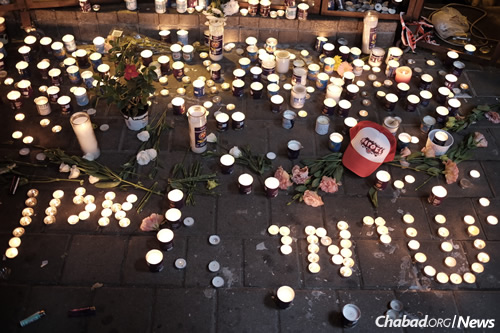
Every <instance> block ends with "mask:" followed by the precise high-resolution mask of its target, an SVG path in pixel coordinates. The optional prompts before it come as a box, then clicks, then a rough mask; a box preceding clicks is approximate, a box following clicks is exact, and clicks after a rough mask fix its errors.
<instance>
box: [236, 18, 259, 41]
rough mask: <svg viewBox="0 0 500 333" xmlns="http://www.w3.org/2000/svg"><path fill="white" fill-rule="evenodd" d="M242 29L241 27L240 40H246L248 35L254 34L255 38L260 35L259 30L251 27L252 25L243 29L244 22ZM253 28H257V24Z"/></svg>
mask: <svg viewBox="0 0 500 333" xmlns="http://www.w3.org/2000/svg"><path fill="white" fill-rule="evenodd" d="M240 24H241V27H242V28H241V29H240V38H239V41H240V42H244V41H245V40H246V39H247V38H248V37H250V36H253V37H255V38H257V37H259V30H256V29H250V27H251V26H248V29H243V23H241V22H240ZM253 28H256V26H253Z"/></svg>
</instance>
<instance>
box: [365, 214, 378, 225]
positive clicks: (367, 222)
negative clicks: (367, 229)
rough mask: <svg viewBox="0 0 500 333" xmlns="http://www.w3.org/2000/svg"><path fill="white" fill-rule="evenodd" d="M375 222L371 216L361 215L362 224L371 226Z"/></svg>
mask: <svg viewBox="0 0 500 333" xmlns="http://www.w3.org/2000/svg"><path fill="white" fill-rule="evenodd" d="M373 223H375V220H374V219H373V217H371V216H365V217H363V224H364V225H366V226H371V225H373Z"/></svg>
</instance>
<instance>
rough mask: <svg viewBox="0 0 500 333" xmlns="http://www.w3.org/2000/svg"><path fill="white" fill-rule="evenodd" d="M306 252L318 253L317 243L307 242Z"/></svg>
mask: <svg viewBox="0 0 500 333" xmlns="http://www.w3.org/2000/svg"><path fill="white" fill-rule="evenodd" d="M287 237H288V236H287ZM307 252H309V253H318V252H319V246H318V245H317V244H314V243H312V244H309V245H308V246H307Z"/></svg>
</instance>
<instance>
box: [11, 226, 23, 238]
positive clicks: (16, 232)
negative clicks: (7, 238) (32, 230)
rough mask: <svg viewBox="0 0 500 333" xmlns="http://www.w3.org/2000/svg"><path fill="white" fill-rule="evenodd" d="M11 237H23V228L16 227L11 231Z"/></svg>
mask: <svg viewBox="0 0 500 333" xmlns="http://www.w3.org/2000/svg"><path fill="white" fill-rule="evenodd" d="M12 235H13V236H15V237H21V236H22V235H24V228H23V227H17V228H15V229H14V230H13V231H12Z"/></svg>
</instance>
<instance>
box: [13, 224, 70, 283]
mask: <svg viewBox="0 0 500 333" xmlns="http://www.w3.org/2000/svg"><path fill="white" fill-rule="evenodd" d="M68 241H69V236H64V235H43V237H42V235H40V234H35V233H30V232H29V231H27V233H26V234H25V235H24V236H23V237H22V239H21V242H22V244H21V247H20V248H19V255H18V256H17V257H16V258H15V259H14V260H11V262H9V267H11V269H12V272H11V279H14V280H15V281H23V282H35V281H36V282H39V283H42V282H44V283H57V282H58V281H59V279H60V277H61V270H62V267H63V264H64V257H65V255H66V249H67V246H68ZM44 260H47V261H48V264H47V265H46V266H45V267H41V265H42V262H43V261H44Z"/></svg>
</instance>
